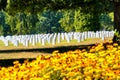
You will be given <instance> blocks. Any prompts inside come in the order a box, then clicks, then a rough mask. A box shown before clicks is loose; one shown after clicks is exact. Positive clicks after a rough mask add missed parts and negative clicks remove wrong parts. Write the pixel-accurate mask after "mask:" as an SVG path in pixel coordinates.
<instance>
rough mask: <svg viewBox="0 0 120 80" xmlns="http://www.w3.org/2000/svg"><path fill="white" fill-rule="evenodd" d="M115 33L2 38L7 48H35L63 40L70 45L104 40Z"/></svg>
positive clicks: (99, 32) (90, 32) (100, 32)
mask: <svg viewBox="0 0 120 80" xmlns="http://www.w3.org/2000/svg"><path fill="white" fill-rule="evenodd" d="M113 36H114V31H96V32H93V31H88V32H68V33H52V34H34V35H17V36H16V35H14V36H6V37H4V36H0V40H2V41H3V42H4V44H5V46H9V42H11V43H12V44H13V45H14V46H19V44H23V45H24V46H29V44H32V45H33V46H35V45H36V44H38V43H41V45H46V43H48V44H52V45H55V44H56V43H60V42H61V41H62V40H66V42H67V43H70V41H71V40H77V42H81V41H84V40H85V39H87V38H101V39H102V40H104V39H105V38H107V37H113Z"/></svg>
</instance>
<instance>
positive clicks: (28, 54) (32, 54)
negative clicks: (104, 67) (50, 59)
mask: <svg viewBox="0 0 120 80" xmlns="http://www.w3.org/2000/svg"><path fill="white" fill-rule="evenodd" d="M108 40H111V38H108V39H107V41H108ZM100 42H103V41H102V40H101V39H96V38H95V39H87V40H85V41H82V42H80V43H77V42H76V41H72V42H71V43H67V42H66V41H63V42H61V43H60V44H58V43H57V44H56V45H51V44H47V45H45V46H42V45H38V44H37V45H36V46H32V45H30V46H29V47H25V46H22V45H20V46H18V47H14V46H13V45H12V44H11V45H10V46H8V47H6V46H4V45H3V43H2V42H0V51H2V50H3V51H4V50H5V51H7V50H21V49H22V50H27V49H36V48H38V49H45V48H46V49H47V48H56V47H65V46H73V47H74V46H82V45H90V44H95V43H100ZM47 54H48V53H47V52H40V51H39V52H24V51H22V52H13V53H10V52H7V53H4V52H3V53H1V52H0V59H18V58H36V57H37V56H38V55H47ZM49 55H51V54H49Z"/></svg>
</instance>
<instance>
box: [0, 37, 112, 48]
mask: <svg viewBox="0 0 120 80" xmlns="http://www.w3.org/2000/svg"><path fill="white" fill-rule="evenodd" d="M110 39H112V38H107V40H110ZM99 42H103V41H102V40H101V39H100V38H89V39H86V40H84V41H81V42H79V43H78V42H77V40H71V41H70V43H67V41H66V40H62V41H61V42H60V43H57V42H56V44H55V45H52V43H50V44H49V43H48V42H46V43H45V45H44V46H43V45H42V44H41V43H36V45H35V46H33V45H32V44H29V46H28V47H27V46H23V45H22V44H19V46H17V47H16V46H14V45H13V44H12V43H11V42H9V46H5V45H4V43H3V42H2V41H0V50H11V49H30V48H31V49H33V48H54V47H60V46H76V45H89V44H95V43H99Z"/></svg>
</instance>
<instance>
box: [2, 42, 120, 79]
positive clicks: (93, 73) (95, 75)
mask: <svg viewBox="0 0 120 80" xmlns="http://www.w3.org/2000/svg"><path fill="white" fill-rule="evenodd" d="M13 63H14V66H10V67H8V68H6V67H1V69H0V80H120V46H118V44H117V43H114V44H113V45H111V44H107V45H106V48H105V46H103V44H102V43H101V44H98V45H97V46H92V47H89V49H83V50H79V49H77V50H75V51H68V52H64V53H59V52H58V51H54V52H53V55H52V56H50V55H47V56H38V57H37V58H36V60H33V61H32V62H29V61H28V60H25V61H24V63H23V64H20V63H19V61H15V62H13Z"/></svg>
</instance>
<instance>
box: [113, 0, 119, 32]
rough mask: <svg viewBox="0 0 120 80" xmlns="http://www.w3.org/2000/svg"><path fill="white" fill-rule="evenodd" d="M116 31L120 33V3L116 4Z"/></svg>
mask: <svg viewBox="0 0 120 80" xmlns="http://www.w3.org/2000/svg"><path fill="white" fill-rule="evenodd" d="M114 29H117V31H118V32H120V1H119V2H114Z"/></svg>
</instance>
